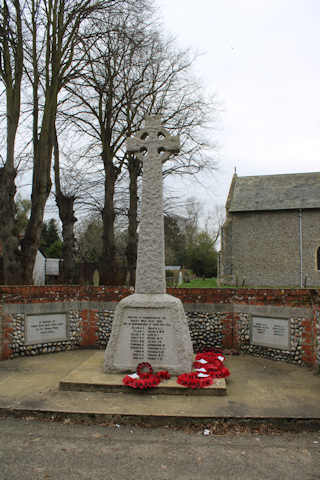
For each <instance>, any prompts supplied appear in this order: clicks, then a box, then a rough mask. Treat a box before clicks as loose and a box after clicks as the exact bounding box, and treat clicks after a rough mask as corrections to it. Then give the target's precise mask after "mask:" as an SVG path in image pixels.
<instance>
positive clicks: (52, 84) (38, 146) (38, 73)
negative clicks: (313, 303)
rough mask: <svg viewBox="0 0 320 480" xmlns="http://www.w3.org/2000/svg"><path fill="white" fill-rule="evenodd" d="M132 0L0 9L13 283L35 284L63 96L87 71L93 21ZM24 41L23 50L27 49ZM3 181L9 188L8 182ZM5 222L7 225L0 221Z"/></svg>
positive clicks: (5, 198)
mask: <svg viewBox="0 0 320 480" xmlns="http://www.w3.org/2000/svg"><path fill="white" fill-rule="evenodd" d="M131 1H132V0H109V1H108V2H105V1H103V0H73V1H72V2H71V1H67V0H24V2H23V9H22V7H21V4H20V2H19V0H3V5H2V6H1V9H0V15H1V27H0V79H1V80H2V82H3V84H4V87H5V94H6V108H7V115H6V118H7V156H6V159H5V161H4V167H3V168H1V171H0V187H1V188H0V190H1V193H0V195H1V197H0V200H1V201H0V203H1V206H0V209H1V210H0V217H1V220H0V222H3V225H2V226H1V229H0V230H1V234H0V238H1V242H2V244H3V257H4V277H5V282H6V283H20V282H21V281H22V282H23V283H32V274H33V266H34V261H35V256H36V252H37V249H38V246H39V242H40V234H41V228H42V221H43V216H44V209H45V205H46V202H47V199H48V195H49V193H50V190H51V178H50V176H51V161H52V152H53V147H54V142H55V138H54V131H55V123H56V115H57V110H58V98H59V95H60V94H61V92H62V90H63V89H64V88H65V87H66V85H67V84H68V82H69V81H70V80H71V79H72V78H74V77H76V76H77V75H78V74H79V70H81V68H82V65H83V60H84V52H83V51H81V49H80V48H79V44H80V39H82V40H84V39H85V43H86V48H88V49H90V46H91V45H92V44H93V43H94V42H95V41H96V40H97V38H98V36H101V35H102V33H103V32H102V30H101V29H99V30H97V29H93V28H92V25H91V26H90V29H88V22H89V19H92V18H93V17H95V18H97V17H98V16H99V15H100V14H101V12H103V11H105V10H111V9H117V11H119V12H121V10H122V5H123V4H124V3H126V4H127V3H128V2H131ZM23 45H24V49H23ZM23 71H25V72H26V77H27V78H28V79H29V81H30V84H31V90H32V123H33V125H32V144H33V166H32V169H33V172H32V194H31V215H30V219H29V222H28V225H27V228H26V232H25V235H24V238H23V239H22V241H21V248H20V245H19V243H20V242H19V238H18V235H17V232H16V229H15V203H14V195H15V191H16V175H17V165H16V162H15V158H14V157H15V154H14V148H15V139H16V133H17V128H18V124H19V117H20V110H21V108H20V104H21V81H22V75H23ZM2 187H3V188H2ZM0 225H1V224H0Z"/></svg>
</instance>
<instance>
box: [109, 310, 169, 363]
mask: <svg viewBox="0 0 320 480" xmlns="http://www.w3.org/2000/svg"><path fill="white" fill-rule="evenodd" d="M176 357H177V355H176V349H175V334H174V326H173V318H172V315H171V312H170V310H168V309H166V308H138V307H137V308H132V307H130V308H125V309H124V311H123V321H122V325H121V327H120V335H119V342H118V345H117V351H116V354H115V363H116V364H123V363H128V364H131V365H137V364H138V363H140V362H142V361H148V362H150V363H151V364H154V365H157V364H159V363H166V364H169V365H170V364H174V363H175V362H177V358H176Z"/></svg>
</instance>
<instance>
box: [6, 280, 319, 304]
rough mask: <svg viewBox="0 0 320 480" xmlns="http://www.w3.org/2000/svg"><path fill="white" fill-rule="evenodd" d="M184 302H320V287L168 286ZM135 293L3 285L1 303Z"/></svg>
mask: <svg viewBox="0 0 320 480" xmlns="http://www.w3.org/2000/svg"><path fill="white" fill-rule="evenodd" d="M167 292H168V293H169V294H171V295H174V296H176V297H178V298H180V299H181V301H182V302H183V303H195V304H197V303H199V304H200V303H202V304H206V303H207V304H213V303H214V304H243V305H265V304H268V305H274V306H287V307H312V306H315V305H318V306H320V289H317V290H316V289H296V288H295V289H273V288H268V289H263V288H257V289H253V288H250V289H249V288H168V289H167ZM132 293H134V290H133V289H132V288H126V287H106V286H101V287H93V286H83V285H54V286H52V285H46V286H0V305H1V304H2V305H5V304H17V303H18V304H19V303H20V304H21V303H48V302H49V303H50V302H67V301H93V302H119V301H120V300H121V299H122V298H124V297H126V296H128V295H131V294H132Z"/></svg>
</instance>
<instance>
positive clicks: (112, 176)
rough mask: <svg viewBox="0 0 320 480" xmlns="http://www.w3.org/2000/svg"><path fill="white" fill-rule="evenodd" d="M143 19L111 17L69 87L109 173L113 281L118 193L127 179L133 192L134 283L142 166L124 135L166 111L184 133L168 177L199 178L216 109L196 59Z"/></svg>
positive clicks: (108, 256)
mask: <svg viewBox="0 0 320 480" xmlns="http://www.w3.org/2000/svg"><path fill="white" fill-rule="evenodd" d="M139 14H140V15H139V16H138V17H137V16H136V13H135V12H132V10H130V11H128V12H124V13H123V15H122V16H120V17H119V16H117V17H112V16H109V18H108V20H107V21H108V22H109V28H108V32H109V33H108V34H107V35H105V36H104V38H103V39H102V38H101V39H100V40H99V42H97V43H96V44H95V45H94V48H92V49H90V50H86V55H87V66H86V68H85V69H84V71H83V72H82V75H81V79H77V81H76V82H73V83H72V84H70V85H69V86H68V91H69V92H70V94H71V97H70V99H69V100H70V101H71V102H72V107H71V108H70V107H68V112H67V113H66V115H68V116H69V119H70V120H71V121H72V122H74V124H75V125H77V128H78V129H79V131H81V132H82V133H83V135H87V136H88V137H89V138H91V139H92V149H93V150H94V151H96V152H97V153H99V157H100V158H101V160H102V163H103V168H104V205H103V213H102V214H103V224H104V233H103V237H104V241H103V244H104V250H103V256H102V260H103V265H104V267H105V268H104V276H103V280H104V282H106V283H112V282H113V281H114V279H115V277H116V274H115V272H116V270H117V265H116V255H115V252H116V245H115V235H114V223H115V217H116V204H115V194H116V190H117V185H119V182H120V180H123V179H124V178H125V179H126V180H125V181H128V182H129V192H130V195H129V208H128V218H129V224H128V246H127V264H128V269H129V272H130V283H132V282H133V281H134V269H135V263H136V245H137V222H138V220H137V208H138V177H139V175H141V165H140V164H139V161H138V160H137V159H135V158H133V157H132V156H131V157H130V158H129V157H128V156H127V155H126V152H125V148H124V140H125V137H126V136H130V135H132V134H134V133H135V132H136V131H137V130H138V129H139V128H140V127H141V126H142V123H143V120H144V117H145V115H146V114H148V113H160V114H161V115H162V117H163V118H164V120H165V122H166V123H167V125H168V126H169V127H170V128H172V129H173V130H174V132H175V133H180V132H181V131H183V132H184V137H183V139H184V142H183V149H182V153H181V155H180V156H179V157H178V158H177V161H175V162H170V163H168V165H167V166H166V168H165V174H166V175H168V174H169V173H170V174H172V173H177V174H182V173H184V172H188V173H195V172H196V171H199V170H200V169H201V168H204V167H205V166H206V165H208V164H209V163H210V162H209V161H208V159H207V158H205V157H204V156H201V155H202V152H203V150H204V147H205V141H204V134H203V131H204V127H205V126H207V125H208V117H209V112H211V111H212V108H211V107H212V104H211V103H210V102H207V100H206V99H204V98H202V97H201V95H200V94H199V85H198V84H197V82H195V81H192V80H191V77H190V74H189V75H188V72H189V71H190V68H191V65H192V61H193V59H192V58H190V55H189V54H188V53H186V52H177V51H175V50H174V48H173V43H172V41H166V42H165V41H164V40H162V39H161V36H160V35H159V33H158V32H157V31H156V29H155V28H152V27H151V26H150V25H149V24H148V23H142V22H141V16H142V17H144V16H143V15H141V10H140V12H139ZM97 157H98V155H97ZM211 165H212V162H211Z"/></svg>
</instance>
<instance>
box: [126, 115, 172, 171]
mask: <svg viewBox="0 0 320 480" xmlns="http://www.w3.org/2000/svg"><path fill="white" fill-rule="evenodd" d="M145 123H146V125H145V128H143V129H142V130H140V131H139V132H137V133H136V135H135V136H134V137H130V138H128V139H127V151H128V152H129V153H135V154H136V155H137V157H138V159H139V160H141V161H142V162H143V161H145V160H149V159H150V157H151V158H154V157H157V158H160V159H161V161H162V162H165V161H166V160H167V159H168V158H169V156H170V155H171V154H172V153H178V152H179V150H180V140H179V136H172V135H170V134H169V132H168V131H167V130H166V129H165V128H163V127H162V126H161V121H160V119H159V117H157V116H154V117H147V118H146V122H145Z"/></svg>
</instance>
